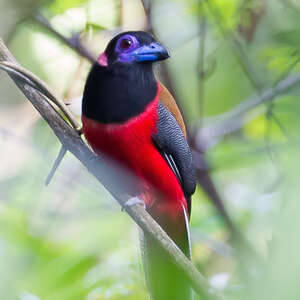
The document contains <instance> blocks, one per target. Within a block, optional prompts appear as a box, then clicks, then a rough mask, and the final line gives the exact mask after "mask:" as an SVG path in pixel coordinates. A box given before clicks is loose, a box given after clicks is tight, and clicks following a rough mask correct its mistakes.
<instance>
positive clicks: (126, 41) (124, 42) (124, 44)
mask: <svg viewBox="0 0 300 300" xmlns="http://www.w3.org/2000/svg"><path fill="white" fill-rule="evenodd" d="M131 45H132V41H131V40H130V39H123V40H122V41H121V43H120V48H121V49H123V50H127V49H129V48H130V47H131Z"/></svg>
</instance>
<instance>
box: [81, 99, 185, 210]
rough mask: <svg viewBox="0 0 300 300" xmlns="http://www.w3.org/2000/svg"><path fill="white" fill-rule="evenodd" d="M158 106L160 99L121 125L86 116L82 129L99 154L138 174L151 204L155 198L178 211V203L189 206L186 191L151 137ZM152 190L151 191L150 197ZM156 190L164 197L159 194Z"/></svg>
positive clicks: (148, 203) (154, 128)
mask: <svg viewBox="0 0 300 300" xmlns="http://www.w3.org/2000/svg"><path fill="white" fill-rule="evenodd" d="M157 107H158V99H156V100H154V101H153V102H151V103H150V104H149V105H148V107H147V108H146V110H145V111H144V112H143V113H142V114H141V115H139V116H138V117H135V118H132V119H130V120H128V121H127V122H126V123H125V124H122V125H119V124H113V125H108V124H101V123H99V122H97V121H94V120H91V119H88V118H86V117H84V116H83V117H82V123H83V132H84V135H85V137H86V139H87V140H88V142H89V144H90V145H91V147H92V148H93V150H94V151H95V152H96V153H97V154H99V155H101V153H104V154H106V155H107V156H108V157H110V158H113V159H114V160H116V161H118V162H119V163H120V164H121V165H122V166H124V167H126V168H128V169H129V170H130V171H132V172H133V174H136V176H138V178H139V179H140V182H141V185H142V187H143V189H144V191H143V192H144V194H145V193H146V194H147V193H148V196H147V197H144V200H145V202H146V206H147V207H148V208H149V207H150V206H152V205H153V201H158V203H156V205H158V206H161V205H160V204H162V203H161V201H162V202H163V203H164V205H163V207H165V209H169V208H167V206H170V207H172V210H175V211H178V209H179V207H177V206H180V207H182V204H183V205H184V206H186V202H185V199H184V194H183V191H182V189H181V186H180V183H179V182H178V179H177V177H176V176H175V174H174V173H173V171H172V170H171V168H170V167H169V165H168V164H167V163H166V161H165V160H164V159H163V158H162V156H161V155H160V153H159V152H158V150H157V149H156V147H155V145H154V143H153V141H152V135H153V134H154V133H155V131H156V125H155V124H156V122H157ZM146 187H147V188H146ZM149 188H150V189H149ZM149 190H150V191H151V193H150V194H152V195H151V196H150V197H149ZM157 192H159V193H160V194H161V197H157V196H158V193H157ZM153 193H154V194H155V197H153ZM155 198H156V199H155ZM154 199H155V200H154ZM166 201H167V202H168V203H166ZM159 202H160V203H159ZM176 204H177V205H176ZM180 210H181V208H180Z"/></svg>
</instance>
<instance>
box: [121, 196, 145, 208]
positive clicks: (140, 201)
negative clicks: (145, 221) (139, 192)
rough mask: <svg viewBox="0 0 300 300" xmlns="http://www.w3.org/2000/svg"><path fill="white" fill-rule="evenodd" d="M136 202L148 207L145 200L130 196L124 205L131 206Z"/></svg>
mask: <svg viewBox="0 0 300 300" xmlns="http://www.w3.org/2000/svg"><path fill="white" fill-rule="evenodd" d="M136 204H141V205H143V206H144V208H146V205H145V202H144V201H143V200H141V199H140V198H139V197H131V198H129V199H128V200H127V201H126V202H125V203H124V206H125V207H126V206H127V207H131V206H134V205H136Z"/></svg>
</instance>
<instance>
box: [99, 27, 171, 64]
mask: <svg viewBox="0 0 300 300" xmlns="http://www.w3.org/2000/svg"><path fill="white" fill-rule="evenodd" d="M168 57H169V53H168V51H167V49H166V48H164V47H163V46H162V45H161V44H160V43H159V42H157V41H156V40H155V39H154V38H153V36H152V35H150V34H149V33H146V32H143V31H128V32H123V33H121V34H118V35H117V36H115V37H114V38H113V39H112V40H111V41H110V42H109V43H108V45H107V47H106V49H105V52H104V53H102V54H101V55H100V56H99V58H98V63H99V64H100V65H101V66H112V65H115V64H118V65H119V64H123V65H124V64H125V65H126V64H130V65H131V64H140V63H142V64H145V63H147V64H149V63H150V64H151V63H153V62H156V61H159V60H164V59H167V58H168Z"/></svg>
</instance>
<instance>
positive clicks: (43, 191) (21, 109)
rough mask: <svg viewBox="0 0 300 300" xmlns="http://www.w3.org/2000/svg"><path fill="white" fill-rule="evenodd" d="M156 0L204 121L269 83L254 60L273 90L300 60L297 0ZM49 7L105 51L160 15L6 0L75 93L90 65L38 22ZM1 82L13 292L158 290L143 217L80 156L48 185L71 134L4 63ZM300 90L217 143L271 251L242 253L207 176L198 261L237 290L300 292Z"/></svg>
mask: <svg viewBox="0 0 300 300" xmlns="http://www.w3.org/2000/svg"><path fill="white" fill-rule="evenodd" d="M152 9H153V14H152V23H153V27H154V31H155V33H156V35H157V36H158V38H159V39H160V40H161V41H162V42H163V43H164V44H165V45H166V46H167V47H168V48H170V51H171V55H172V59H170V60H169V61H168V63H167V66H168V69H169V72H170V77H171V79H172V80H173V82H174V86H175V88H176V95H177V98H178V100H179V101H180V104H181V106H182V107H183V109H184V112H185V116H186V117H187V120H186V121H187V123H188V124H189V125H190V126H194V125H196V124H198V121H199V118H200V115H201V116H202V117H203V118H204V120H202V123H203V124H205V120H206V118H207V117H211V116H216V115H218V114H221V113H224V112H226V111H230V110H231V109H232V108H233V107H235V106H236V105H237V104H239V103H241V102H243V101H245V100H246V99H248V98H249V97H250V96H253V95H258V94H259V91H258V90H257V89H256V88H255V87H254V86H253V84H252V83H251V80H249V73H247V72H245V70H244V68H243V67H242V64H243V62H245V60H247V62H248V64H249V65H250V66H251V72H254V74H252V75H254V78H255V79H256V80H257V82H259V84H260V85H261V86H262V87H263V88H266V87H270V86H273V85H274V84H275V82H277V81H278V80H280V79H282V78H284V77H286V76H288V75H290V74H293V73H297V72H299V67H300V65H299V61H300V56H299V55H300V54H299V43H300V40H299V17H300V4H299V3H298V1H296V0H274V1H271V0H226V1H225V0H203V1H198V0H185V1H184V0H168V1H165V0H164V1H163V0H154V1H153V8H152ZM37 11H40V12H42V13H43V15H45V16H46V17H47V18H48V19H49V21H50V22H51V24H52V26H53V27H54V28H55V29H56V30H58V31H59V32H60V33H62V34H64V35H66V36H68V37H71V36H72V34H74V33H79V34H80V36H81V38H82V40H83V42H84V43H85V44H86V45H87V47H89V48H90V49H91V51H93V52H94V53H95V54H99V53H100V52H101V51H103V49H104V47H105V45H106V43H107V41H108V40H109V39H110V38H111V37H112V36H113V35H114V34H116V33H117V32H118V31H119V30H127V29H133V30H137V29H138V30H143V29H145V26H146V23H147V22H146V16H145V13H144V10H143V6H142V4H141V2H140V1H139V0H127V1H112V0H101V1H99V0H68V1H66V0H53V1H50V0H49V1H37V0H36V1H33V0H32V1H24V0H22V1H20V0H19V1H17V0H11V1H7V0H1V2H0V16H1V17H0V25H1V26H0V35H1V37H3V38H4V39H5V40H6V42H7V43H8V44H9V47H10V49H11V50H12V52H13V53H14V55H15V56H16V57H17V59H18V60H19V61H20V62H21V63H22V64H23V65H24V66H25V67H26V68H28V69H30V70H31V71H33V72H34V73H35V74H37V75H38V76H40V77H41V78H43V79H44V80H45V81H46V82H47V83H49V85H50V86H51V87H52V88H53V89H55V91H56V92H57V93H58V94H60V95H62V96H63V97H65V98H66V99H68V100H71V99H73V98H76V97H78V96H80V95H81V93H82V89H83V85H84V80H85V78H86V75H87V72H88V70H89V67H90V66H89V64H88V63H87V62H86V61H85V60H84V59H82V58H81V57H79V56H78V55H77V54H76V53H75V52H74V51H72V50H70V49H69V48H68V47H67V46H66V45H63V44H62V42H61V41H60V40H59V39H57V38H56V37H55V35H53V34H52V33H50V32H49V31H48V30H47V29H45V28H43V26H42V25H41V24H39V23H37V22H36V20H35V19H34V14H35V13H36V12H37ZM200 22H204V23H205V38H203V37H202V36H199V27H200V25H199V24H200ZM200 43H205V44H204V62H203V65H204V70H200V72H203V73H205V74H206V76H205V77H204V80H205V81H204V100H203V103H200V100H199V99H200V96H199V84H200V80H201V78H199V68H198V66H199V60H200V58H199V57H200V55H199V45H200ZM237 47H239V49H237ZM239 51H241V52H242V53H243V56H242V59H241V58H240V57H239V56H238V53H240V52H239ZM157 71H158V73H159V71H160V69H159V68H158V69H157ZM250 75H251V74H250ZM162 79H164V78H162ZM0 91H1V96H0V105H1V106H0V107H1V109H0V143H1V147H0V155H1V157H2V159H1V164H0V200H1V202H0V255H1V260H0V277H1V281H0V298H1V299H5V300H10V299H19V300H47V299H49V300H50V299H51V300H55V299H57V300H71V299H86V300H100V299H101V300H102V299H103V300H104V299H105V300H106V299H109V300H112V299H124V300H130V299H147V293H146V289H145V284H144V279H143V273H142V267H141V260H140V254H139V249H138V234H137V230H136V227H135V225H134V224H133V222H132V221H131V220H130V219H129V217H128V216H127V215H126V214H125V213H124V212H121V211H120V208H119V207H118V206H117V205H116V204H115V202H114V200H113V199H112V198H111V197H110V196H109V195H108V193H107V192H106V191H105V190H104V189H103V187H101V186H99V184H98V183H97V182H96V181H95V180H94V179H93V178H91V176H89V174H88V173H87V171H86V170H85V169H83V168H82V166H81V165H80V164H79V163H78V162H77V161H76V160H75V159H74V158H73V157H72V156H71V155H68V156H67V158H66V159H65V160H64V161H63V163H62V165H61V166H60V168H59V170H58V172H57V174H56V175H55V177H54V180H53V182H52V183H51V184H50V186H49V187H45V186H44V180H45V178H46V176H47V173H48V171H49V170H50V168H51V164H52V162H53V161H54V159H55V155H56V154H57V153H58V151H59V144H58V142H57V140H56V138H55V137H54V136H53V134H52V133H51V132H50V130H49V128H48V127H47V126H46V125H45V123H44V122H43V121H42V120H40V118H39V116H38V114H37V113H36V112H34V110H33V109H32V108H31V107H30V105H29V104H28V102H25V101H24V99H23V96H22V95H21V94H20V93H19V92H18V91H17V90H16V88H15V87H14V85H13V84H12V83H11V82H10V81H9V80H8V79H7V78H6V76H4V75H3V74H0ZM299 92H300V89H299V87H298V86H295V87H294V88H292V89H291V90H289V91H288V92H286V93H285V94H284V95H281V96H278V97H276V99H275V101H274V105H273V107H272V110H271V112H272V114H273V116H275V118H273V117H272V114H268V115H267V114H264V113H261V111H262V112H263V111H264V110H265V109H266V107H269V105H262V106H261V107H260V110H259V111H258V113H257V116H256V117H255V118H254V119H253V120H252V121H250V122H246V125H245V126H244V127H243V128H242V129H241V130H239V131H237V132H235V133H232V134H231V135H227V136H225V137H224V138H223V139H222V140H221V141H219V143H217V144H215V145H214V147H211V148H209V149H208V151H207V155H206V156H207V159H208V160H209V163H210V167H211V172H212V175H213V178H214V181H215V183H216V185H217V187H218V189H219V192H220V193H221V195H222V198H223V199H224V203H225V205H226V207H227V209H228V211H229V212H230V215H231V216H232V218H233V220H234V222H235V224H236V226H237V227H238V228H239V229H240V230H241V231H242V233H243V234H244V235H245V236H246V237H247V238H248V239H249V241H250V242H251V244H252V245H253V247H254V248H255V249H256V251H257V252H258V253H259V254H260V255H262V256H263V257H264V258H265V260H266V263H265V265H257V264H255V263H253V262H250V264H251V265H252V267H249V265H248V264H247V259H248V258H247V256H246V255H244V254H243V253H239V255H235V253H236V252H234V251H233V249H232V245H231V240H230V235H229V232H228V229H227V228H226V226H225V225H224V222H223V220H222V219H221V217H220V216H219V215H218V214H217V212H216V210H215V208H214V207H213V205H212V204H211V202H210V200H209V199H207V197H206V195H205V194H204V193H203V191H202V190H201V188H200V187H199V188H198V189H197V192H196V194H195V195H194V197H193V211H192V217H191V231H192V239H193V260H194V263H195V265H196V266H197V267H198V268H199V270H201V272H203V274H204V275H205V276H207V277H208V278H210V281H211V283H212V284H214V286H215V287H218V288H219V289H221V290H223V291H224V293H225V296H227V297H226V299H227V298H228V299H248V298H249V299H272V300H273V299H290V300H293V299H295V300H296V299H298V298H299V296H298V295H299V292H300V291H299V287H298V284H297V280H298V269H299V264H300V259H299V257H298V253H300V251H299V250H300V249H299V248H300V243H299V241H298V240H299V239H298V234H299V226H300V223H299V218H298V216H297V214H298V211H299V201H298V198H299V196H298V195H299V192H300V191H299V183H298V182H299V170H300V168H299V167H300V166H299V165H298V164H299V159H298V155H299V145H298V133H299V132H300V122H299V113H300V104H299V103H300V101H299V96H300V94H299ZM269 108H270V107H269ZM233 121H234V120H233Z"/></svg>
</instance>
